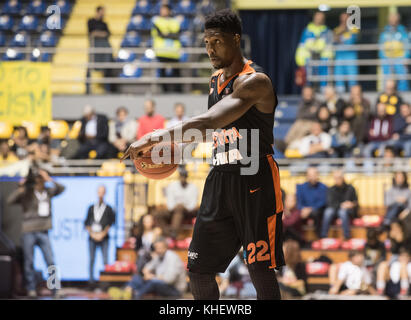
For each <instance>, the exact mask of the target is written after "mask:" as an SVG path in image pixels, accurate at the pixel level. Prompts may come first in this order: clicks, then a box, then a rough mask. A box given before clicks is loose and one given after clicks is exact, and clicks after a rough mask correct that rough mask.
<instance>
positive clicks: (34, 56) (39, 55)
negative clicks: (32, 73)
mask: <svg viewBox="0 0 411 320" xmlns="http://www.w3.org/2000/svg"><path fill="white" fill-rule="evenodd" d="M30 60H31V61H33V62H50V61H51V53H48V52H41V50H40V49H34V50H33V52H32V53H31V56H30Z"/></svg>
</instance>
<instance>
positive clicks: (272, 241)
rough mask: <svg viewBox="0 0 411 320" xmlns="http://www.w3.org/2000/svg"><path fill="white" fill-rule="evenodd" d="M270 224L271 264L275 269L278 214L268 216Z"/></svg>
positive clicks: (268, 224) (271, 267) (268, 223)
mask: <svg viewBox="0 0 411 320" xmlns="http://www.w3.org/2000/svg"><path fill="white" fill-rule="evenodd" d="M267 226H268V239H269V241H270V253H271V266H269V268H270V269H273V268H275V267H276V266H277V264H276V261H275V229H276V227H277V215H276V214H274V215H272V216H271V217H268V218H267Z"/></svg>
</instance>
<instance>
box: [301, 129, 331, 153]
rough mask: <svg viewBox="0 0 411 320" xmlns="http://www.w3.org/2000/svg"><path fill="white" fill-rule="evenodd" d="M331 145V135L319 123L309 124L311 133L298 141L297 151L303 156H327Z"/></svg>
mask: <svg viewBox="0 0 411 320" xmlns="http://www.w3.org/2000/svg"><path fill="white" fill-rule="evenodd" d="M330 147H331V136H330V135H329V134H328V133H326V132H324V131H323V130H322V128H321V124H320V123H318V122H314V123H312V125H311V134H310V135H308V136H306V137H304V138H302V139H301V140H300V142H299V151H300V153H301V155H302V156H303V157H304V158H327V157H328V155H329V151H330Z"/></svg>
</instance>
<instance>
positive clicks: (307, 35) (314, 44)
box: [295, 11, 332, 89]
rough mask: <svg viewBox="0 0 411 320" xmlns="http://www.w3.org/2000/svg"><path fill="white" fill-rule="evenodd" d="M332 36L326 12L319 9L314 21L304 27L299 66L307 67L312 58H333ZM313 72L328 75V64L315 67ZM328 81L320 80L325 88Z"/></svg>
mask: <svg viewBox="0 0 411 320" xmlns="http://www.w3.org/2000/svg"><path fill="white" fill-rule="evenodd" d="M331 45H332V36H331V34H330V31H329V29H328V28H327V26H326V25H325V14H324V12H321V11H317V12H316V13H314V17H313V21H312V22H310V23H309V24H308V25H307V27H306V28H305V29H304V31H303V33H302V35H301V39H300V43H299V44H298V48H297V51H296V52H295V60H296V63H297V66H299V67H300V68H305V67H306V65H307V63H308V62H309V61H310V60H321V61H324V62H326V61H328V60H329V59H331V58H332V50H331ZM313 74H314V75H320V76H326V75H328V67H327V66H324V65H322V66H319V67H313ZM326 85H327V81H325V80H322V81H320V87H321V89H323V88H324V87H325V86H326Z"/></svg>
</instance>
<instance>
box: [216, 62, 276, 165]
mask: <svg viewBox="0 0 411 320" xmlns="http://www.w3.org/2000/svg"><path fill="white" fill-rule="evenodd" d="M254 72H263V73H264V71H263V69H262V68H261V67H260V66H258V65H256V64H255V63H254V62H252V61H251V60H248V61H247V62H246V64H245V65H244V68H243V70H242V71H241V72H239V73H237V74H235V75H234V76H232V77H231V78H229V79H226V80H225V81H224V83H220V77H221V74H222V73H223V70H218V71H216V72H215V73H214V74H213V75H212V76H211V80H210V93H209V96H208V109H210V108H212V107H213V106H214V105H215V104H216V103H217V102H218V101H220V100H221V99H223V98H224V97H225V96H226V95H229V94H231V93H232V92H233V86H234V81H235V80H236V79H237V78H238V77H239V76H240V75H243V74H251V73H254ZM275 100H276V101H277V99H275ZM275 107H276V106H274V108H273V112H271V113H263V112H261V111H259V110H258V109H257V108H256V107H255V106H252V107H251V108H250V109H249V110H248V111H247V112H246V113H245V114H244V115H243V116H241V117H240V118H239V119H237V120H235V121H233V122H232V123H230V124H229V125H227V126H226V127H224V128H221V129H219V130H216V131H214V132H213V159H212V160H213V161H212V164H213V166H214V167H218V168H219V169H226V168H227V169H229V168H232V167H233V165H234V166H247V165H244V164H242V163H241V159H243V158H244V157H245V156H247V157H251V158H255V157H256V155H258V158H262V157H264V156H266V155H268V154H273V143H274V137H273V126H274V113H275ZM253 129H257V130H258V133H257V131H255V130H253ZM253 131H254V132H253ZM252 134H258V144H257V145H255V143H252V142H251V141H252V137H251V135H252ZM243 161H244V160H243Z"/></svg>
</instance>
